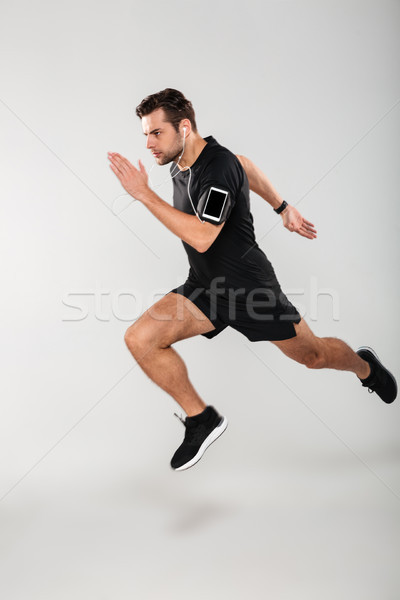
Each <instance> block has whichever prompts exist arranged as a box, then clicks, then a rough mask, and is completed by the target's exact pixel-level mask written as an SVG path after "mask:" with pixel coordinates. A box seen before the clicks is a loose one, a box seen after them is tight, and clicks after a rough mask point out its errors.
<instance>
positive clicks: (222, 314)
mask: <svg viewBox="0 0 400 600" xmlns="http://www.w3.org/2000/svg"><path fill="white" fill-rule="evenodd" d="M171 292H175V293H176V294H181V295H182V296H185V297H186V298H188V299H189V300H191V301H192V302H193V304H195V305H196V306H197V308H199V309H200V310H201V312H202V313H203V314H204V315H206V317H207V318H208V319H209V320H210V321H211V323H212V324H213V325H214V327H215V329H213V330H212V331H209V332H208V333H202V334H201V335H203V336H204V337H206V338H209V339H211V338H213V337H215V336H216V335H218V334H219V333H221V331H223V330H224V329H225V328H226V327H228V326H229V327H232V328H233V329H236V331H239V332H240V333H242V334H243V335H245V336H246V337H247V339H248V340H250V341H251V342H260V341H264V340H270V341H273V340H287V339H290V338H293V337H295V336H296V330H295V327H294V325H293V323H300V321H301V316H300V314H299V313H298V312H297V310H296V308H295V307H294V306H293V304H291V302H289V300H288V299H287V298H286V296H285V294H284V293H283V292H282V290H281V288H280V286H279V285H276V286H274V287H272V288H271V287H269V288H262V287H261V288H255V289H254V290H251V291H247V292H244V291H243V292H240V290H236V291H234V290H231V293H230V295H228V294H226V293H225V294H223V295H221V294H217V293H213V292H212V291H211V290H210V289H206V288H204V287H202V286H201V284H197V283H196V282H194V281H190V280H187V281H186V282H185V283H183V284H182V285H180V286H178V287H176V288H174V289H173V290H170V292H169V293H171ZM225 292H226V290H225Z"/></svg>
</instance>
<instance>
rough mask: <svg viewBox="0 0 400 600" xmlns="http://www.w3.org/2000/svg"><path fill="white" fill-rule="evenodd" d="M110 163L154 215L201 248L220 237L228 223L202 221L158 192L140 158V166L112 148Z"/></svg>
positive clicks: (203, 249)
mask: <svg viewBox="0 0 400 600" xmlns="http://www.w3.org/2000/svg"><path fill="white" fill-rule="evenodd" d="M108 159H109V161H110V167H111V169H112V170H113V172H114V173H115V175H116V176H117V177H118V179H119V180H120V182H121V184H122V186H123V188H124V189H125V190H126V191H127V192H128V194H130V195H131V196H132V197H133V198H136V200H139V201H140V202H141V203H142V204H144V205H145V206H146V207H147V208H148V209H149V211H150V212H152V213H153V215H154V216H155V217H156V218H157V219H158V220H159V221H161V223H162V224H163V225H165V227H167V228H168V229H169V230H170V231H172V233H174V234H175V235H177V236H178V237H179V238H180V239H181V240H182V241H184V242H186V243H187V244H189V245H190V246H192V247H193V248H194V249H195V250H197V251H198V252H206V250H208V248H209V247H210V246H211V244H213V242H214V241H215V239H216V238H217V236H218V234H219V232H220V231H221V229H222V228H223V226H224V224H225V223H221V224H220V225H213V224H211V223H207V222H203V223H201V222H200V221H199V219H198V218H197V216H196V215H188V214H186V213H184V212H182V211H180V210H178V209H176V208H174V207H173V206H171V205H170V204H168V202H165V200H163V199H162V198H160V196H157V194H156V193H155V192H153V190H151V189H150V188H149V186H148V175H147V173H146V169H145V168H144V166H143V164H142V162H141V161H140V160H139V169H137V168H136V167H134V166H133V165H132V164H131V163H130V162H129V160H128V159H126V158H125V157H123V156H121V154H118V153H117V152H109V153H108Z"/></svg>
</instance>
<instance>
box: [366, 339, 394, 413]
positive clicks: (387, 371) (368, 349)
mask: <svg viewBox="0 0 400 600" xmlns="http://www.w3.org/2000/svg"><path fill="white" fill-rule="evenodd" d="M360 350H366V351H367V352H370V353H371V354H372V355H373V357H374V358H375V360H376V362H377V363H378V364H379V365H380V366H381V367H382V369H384V370H385V371H386V373H388V374H389V375H390V377H391V378H392V381H393V383H394V386H395V388H396V395H395V397H394V398H393V400H389V402H387V400H384V401H383V402H386V404H391V403H392V402H394V401H395V400H396V398H397V381H396V379H395V377H394V375H393V374H392V373H391V372H390V371H389V369H387V368H386V367H385V366H384V365H383V364H382V363H381V361H380V360H379V357H378V355H377V353H376V352H375V350H373V349H372V348H370V347H369V346H360V348H358V350H357V354H358V352H359V351H360ZM375 393H376V392H375Z"/></svg>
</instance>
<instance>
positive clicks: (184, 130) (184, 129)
mask: <svg viewBox="0 0 400 600" xmlns="http://www.w3.org/2000/svg"><path fill="white" fill-rule="evenodd" d="M185 133H186V127H184V128H183V135H185Z"/></svg>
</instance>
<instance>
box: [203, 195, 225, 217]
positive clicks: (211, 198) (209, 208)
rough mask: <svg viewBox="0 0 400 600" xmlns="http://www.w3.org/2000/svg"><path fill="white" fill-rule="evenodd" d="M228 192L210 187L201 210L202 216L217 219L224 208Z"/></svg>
mask: <svg viewBox="0 0 400 600" xmlns="http://www.w3.org/2000/svg"><path fill="white" fill-rule="evenodd" d="M227 196H228V192H224V191H223V190H217V189H215V188H211V190H210V193H209V195H208V198H207V202H206V205H205V207H204V210H203V216H207V217H214V218H215V219H219V218H220V216H221V213H222V209H223V208H224V205H225V201H226V198H227Z"/></svg>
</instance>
